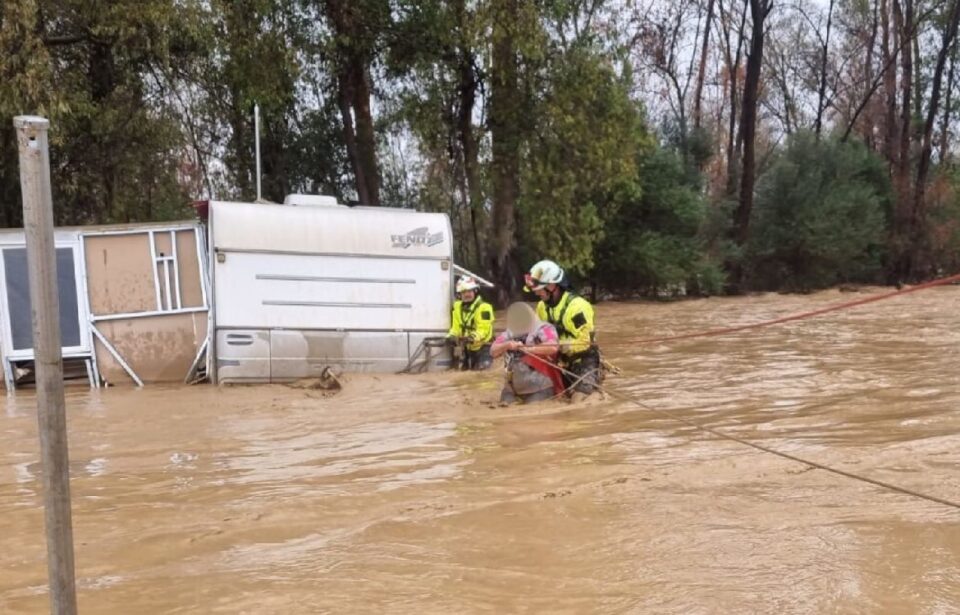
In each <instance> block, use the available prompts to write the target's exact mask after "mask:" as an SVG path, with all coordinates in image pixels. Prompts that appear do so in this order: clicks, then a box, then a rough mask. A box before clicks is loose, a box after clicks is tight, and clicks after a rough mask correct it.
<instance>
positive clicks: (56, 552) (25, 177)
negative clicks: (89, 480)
mask: <svg viewBox="0 0 960 615" xmlns="http://www.w3.org/2000/svg"><path fill="white" fill-rule="evenodd" d="M13 125H14V128H16V131H17V145H18V146H19V148H20V187H21V191H22V194H23V226H24V230H25V234H26V239H27V271H28V273H29V276H30V298H31V305H32V306H33V309H32V310H31V312H32V313H33V352H34V363H35V365H36V378H37V422H38V423H39V427H40V455H41V460H42V463H43V503H44V519H45V522H46V529H47V573H48V575H49V579H50V612H51V613H52V614H53V615H75V614H76V612H77V594H76V591H77V590H76V585H75V581H74V566H73V525H72V521H71V515H70V460H69V455H68V453H67V417H66V410H65V402H64V398H63V363H62V361H61V359H62V357H61V348H60V305H59V304H60V300H59V297H58V294H57V256H56V251H55V247H54V239H53V200H52V196H51V192H50V154H49V152H48V150H47V129H48V128H49V127H50V122H48V121H47V120H46V119H44V118H42V117H33V116H20V117H16V118H14V120H13Z"/></svg>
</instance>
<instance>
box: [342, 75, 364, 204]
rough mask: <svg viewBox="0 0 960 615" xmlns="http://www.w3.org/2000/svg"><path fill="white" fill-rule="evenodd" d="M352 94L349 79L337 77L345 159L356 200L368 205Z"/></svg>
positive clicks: (345, 76)
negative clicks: (352, 179) (351, 173)
mask: <svg viewBox="0 0 960 615" xmlns="http://www.w3.org/2000/svg"><path fill="white" fill-rule="evenodd" d="M352 101H353V94H352V92H351V91H350V79H349V77H348V76H347V75H346V74H344V73H342V72H341V73H340V74H339V75H337V107H338V108H339V109H340V121H341V122H343V141H344V143H346V145H347V159H348V160H349V161H350V168H351V169H353V178H354V185H355V187H356V189H357V200H358V201H359V202H360V203H364V204H366V203H369V202H370V194H369V193H368V192H367V186H368V184H367V178H366V174H365V172H364V167H363V165H362V164H361V163H360V148H359V147H358V146H357V135H356V133H355V132H354V130H353V108H352V107H353V104H352Z"/></svg>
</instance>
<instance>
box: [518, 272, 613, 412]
mask: <svg viewBox="0 0 960 615" xmlns="http://www.w3.org/2000/svg"><path fill="white" fill-rule="evenodd" d="M525 280H526V286H527V288H528V289H529V290H530V291H532V292H534V293H535V294H536V295H537V297H538V298H539V299H540V303H538V304H537V317H539V318H540V320H542V321H544V322H548V323H550V324H552V325H553V326H554V327H556V329H557V333H558V334H559V336H560V365H561V367H563V369H564V370H566V372H569V373H566V372H565V373H564V375H563V378H564V383H565V384H566V386H567V388H568V392H570V393H572V394H574V396H576V394H581V395H589V394H590V393H593V392H594V391H596V390H597V387H599V385H600V381H601V379H602V372H601V361H600V351H599V349H598V348H597V345H596V344H595V343H594V321H593V306H592V305H590V302H589V301H587V300H586V299H584V298H583V297H581V296H579V295H577V294H575V293H574V292H573V291H571V290H570V284H569V281H568V280H567V277H566V274H565V273H564V271H563V269H561V268H560V266H559V265H558V264H556V263H555V262H553V261H549V260H543V261H540V262H539V263H537V264H536V265H534V266H533V267H531V268H530V273H528V274H527V275H526V278H525Z"/></svg>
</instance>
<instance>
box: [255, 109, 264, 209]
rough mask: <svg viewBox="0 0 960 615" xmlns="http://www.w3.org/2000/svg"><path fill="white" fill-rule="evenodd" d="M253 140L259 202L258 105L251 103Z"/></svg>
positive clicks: (260, 195)
mask: <svg viewBox="0 0 960 615" xmlns="http://www.w3.org/2000/svg"><path fill="white" fill-rule="evenodd" d="M253 142H254V147H255V148H256V150H257V202H258V203H259V202H260V200H261V198H262V196H263V195H262V194H261V192H260V105H258V104H254V105H253Z"/></svg>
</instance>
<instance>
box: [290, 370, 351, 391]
mask: <svg viewBox="0 0 960 615" xmlns="http://www.w3.org/2000/svg"><path fill="white" fill-rule="evenodd" d="M340 376H341V374H340V373H339V372H338V370H336V369H334V368H332V367H324V368H323V371H322V372H320V376H319V377H318V378H302V379H300V380H297V381H296V382H291V383H290V384H289V386H290V387H291V388H294V389H307V390H311V391H325V392H327V393H329V394H331V395H333V394H336V393H339V392H340V391H342V390H343V381H342V380H340Z"/></svg>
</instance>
